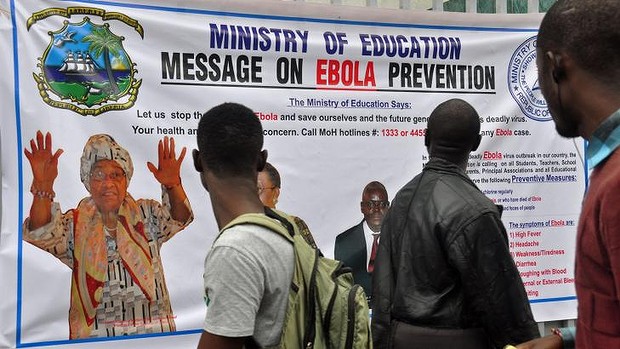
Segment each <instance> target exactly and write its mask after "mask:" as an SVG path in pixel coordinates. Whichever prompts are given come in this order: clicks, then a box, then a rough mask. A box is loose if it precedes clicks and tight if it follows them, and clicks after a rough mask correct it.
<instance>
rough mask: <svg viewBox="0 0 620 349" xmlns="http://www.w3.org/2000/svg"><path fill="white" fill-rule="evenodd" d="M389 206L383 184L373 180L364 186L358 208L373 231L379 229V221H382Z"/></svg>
mask: <svg viewBox="0 0 620 349" xmlns="http://www.w3.org/2000/svg"><path fill="white" fill-rule="evenodd" d="M389 207H390V201H389V200H388V194H387V190H385V187H384V186H383V184H381V183H380V182H377V181H373V182H370V183H368V184H367V185H366V187H364V191H363V192H362V201H361V202H360V208H361V210H362V214H363V215H364V220H365V221H366V224H368V227H370V230H372V231H374V232H379V231H380V230H381V223H383V218H384V217H385V214H386V213H387V211H388V208H389Z"/></svg>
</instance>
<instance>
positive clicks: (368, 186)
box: [362, 181, 387, 197]
mask: <svg viewBox="0 0 620 349" xmlns="http://www.w3.org/2000/svg"><path fill="white" fill-rule="evenodd" d="M371 190H380V191H382V192H383V193H385V196H386V197H387V190H386V189H385V186H384V185H383V183H381V182H379V181H372V182H370V183H368V184H366V186H365V187H364V190H363V191H362V197H364V194H365V193H366V192H369V191H371Z"/></svg>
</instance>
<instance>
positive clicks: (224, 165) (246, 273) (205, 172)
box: [193, 103, 372, 349]
mask: <svg viewBox="0 0 620 349" xmlns="http://www.w3.org/2000/svg"><path fill="white" fill-rule="evenodd" d="M262 134H263V132H262V127H261V124H260V121H259V120H258V118H256V116H255V115H254V113H253V112H252V111H251V110H250V109H248V108H246V107H244V106H242V105H240V104H235V103H225V104H222V105H219V106H216V107H214V108H213V109H211V110H209V111H208V112H207V113H205V114H204V115H203V117H202V118H201V120H200V123H199V124H198V150H194V151H193V158H194V166H195V168H196V170H197V171H198V172H200V178H201V181H202V184H203V186H204V187H205V189H207V191H208V192H209V195H210V198H211V204H212V207H213V213H214V215H215V219H216V222H217V224H218V228H219V229H220V234H219V236H218V237H217V239H216V240H215V242H214V243H213V246H212V248H211V250H210V251H209V254H208V255H207V258H206V260H205V273H204V284H205V302H206V304H207V315H206V318H205V324H204V331H203V333H202V336H201V338H200V341H199V343H198V348H199V349H205V348H218V349H219V348H223V349H228V348H235V349H238V348H242V347H245V348H254V347H274V348H288V349H299V348H308V349H310V348H316V349H323V348H336V349H339V348H343V349H348V348H354V349H370V348H372V342H371V340H370V325H369V319H368V306H367V303H366V296H365V294H364V292H363V290H362V288H361V287H360V286H359V285H354V284H353V277H352V274H351V272H350V270H348V269H346V268H343V267H342V263H340V262H337V261H335V260H331V259H326V258H323V257H322V256H320V251H318V250H317V249H314V248H312V247H311V246H310V245H309V244H308V243H306V241H305V240H304V239H303V236H302V235H301V234H299V230H298V228H296V226H295V224H294V221H293V219H292V218H291V217H290V216H288V215H286V214H284V213H282V212H277V211H275V210H272V209H269V208H267V207H264V206H263V204H262V203H261V201H260V199H259V197H258V191H257V173H258V172H259V171H261V170H262V169H263V167H264V166H265V163H266V160H267V151H266V150H261V149H262V146H263V136H262Z"/></svg>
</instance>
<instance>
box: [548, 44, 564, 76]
mask: <svg viewBox="0 0 620 349" xmlns="http://www.w3.org/2000/svg"><path fill="white" fill-rule="evenodd" d="M545 59H546V60H547V61H548V63H549V65H550V66H551V76H552V77H553V81H554V82H555V83H556V84H558V83H559V82H560V80H562V79H563V78H564V76H565V67H564V59H563V58H562V55H561V54H559V53H553V52H551V51H547V52H545Z"/></svg>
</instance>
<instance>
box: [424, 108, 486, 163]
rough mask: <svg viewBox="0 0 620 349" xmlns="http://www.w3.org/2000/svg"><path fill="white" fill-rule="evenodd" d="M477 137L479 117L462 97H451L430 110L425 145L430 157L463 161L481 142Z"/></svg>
mask: <svg viewBox="0 0 620 349" xmlns="http://www.w3.org/2000/svg"><path fill="white" fill-rule="evenodd" d="M480 139H481V136H480V119H479V116H478V112H476V109H474V107H472V106H471V105H470V104H469V103H467V102H465V101H464V100H462V99H450V100H447V101H445V102H443V103H441V104H439V105H438V106H437V107H436V108H435V109H434V110H433V111H432V112H431V115H430V117H429V118H428V125H427V129H426V135H425V136H424V145H426V147H427V148H428V153H429V155H430V157H438V158H442V159H445V160H448V161H451V162H453V163H455V164H457V165H463V163H465V164H466V163H467V159H468V156H469V153H470V152H472V151H474V150H476V149H477V148H478V145H480Z"/></svg>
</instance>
